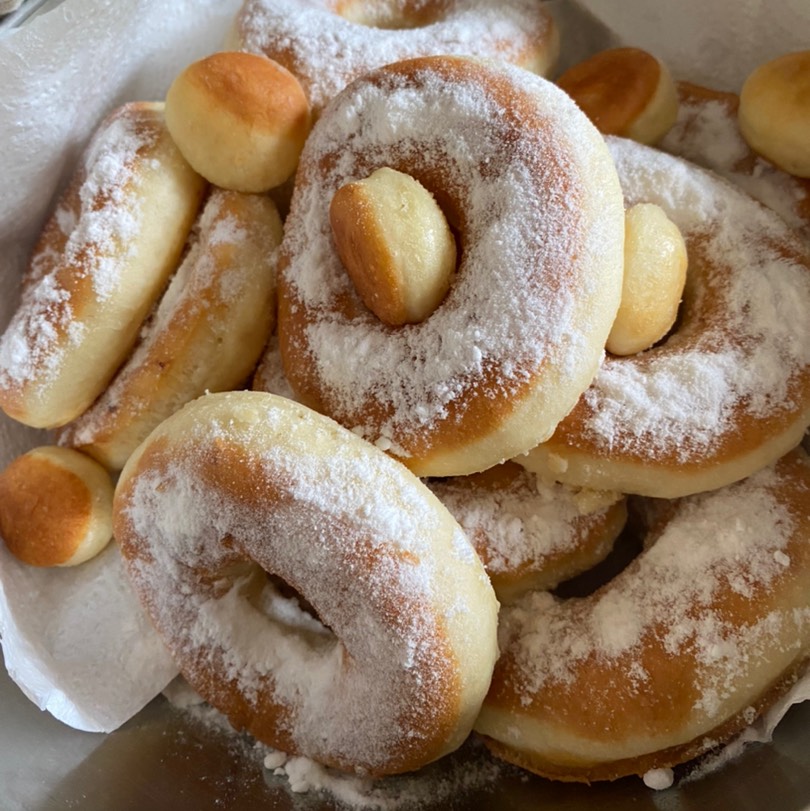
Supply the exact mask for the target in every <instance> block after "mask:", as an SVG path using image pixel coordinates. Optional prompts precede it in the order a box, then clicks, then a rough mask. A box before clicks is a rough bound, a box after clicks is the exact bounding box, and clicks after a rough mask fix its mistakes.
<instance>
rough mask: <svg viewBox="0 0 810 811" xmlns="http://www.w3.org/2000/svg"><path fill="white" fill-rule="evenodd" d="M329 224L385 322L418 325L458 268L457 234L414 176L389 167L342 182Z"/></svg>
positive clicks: (364, 294)
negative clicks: (360, 177) (357, 178)
mask: <svg viewBox="0 0 810 811" xmlns="http://www.w3.org/2000/svg"><path fill="white" fill-rule="evenodd" d="M329 221H330V226H331V229H332V240H333V243H334V246H335V249H336V251H337V254H338V256H339V257H340V261H341V263H342V265H343V267H344V269H345V270H346V272H347V273H348V275H349V277H350V278H351V280H352V283H353V284H354V287H355V289H356V291H357V293H358V294H359V296H360V298H361V299H362V300H363V303H364V304H365V305H366V307H367V308H368V309H369V310H370V311H371V312H372V313H374V315H376V316H377V318H379V319H380V321H382V322H383V323H385V324H388V325H389V326H393V327H399V326H402V325H404V324H418V323H420V322H422V321H424V320H425V319H427V318H428V317H429V316H430V315H431V314H432V313H433V311H434V310H436V308H437V307H438V306H439V305H440V304H441V302H442V301H443V300H444V298H445V296H446V295H447V292H448V290H449V289H450V284H451V282H452V279H453V276H454V275H455V273H456V268H457V266H458V251H457V247H456V237H455V235H454V234H453V232H452V230H451V228H450V224H449V223H448V220H447V217H446V215H445V212H444V210H443V209H442V207H441V205H440V204H439V203H438V201H437V200H436V198H435V196H434V195H433V194H432V193H431V192H430V191H429V190H428V189H427V188H425V186H423V185H422V184H421V183H420V182H419V181H418V180H417V179H416V178H415V177H413V176H412V175H410V174H408V173H406V172H401V171H399V170H397V169H392V168H391V167H388V166H383V167H380V168H378V169H375V170H374V171H373V172H372V173H371V174H370V175H368V176H367V177H365V178H363V179H361V180H353V181H351V182H349V183H346V184H344V185H342V186H341V187H340V188H339V189H338V190H337V191H336V192H335V194H334V195H333V197H332V200H331V203H330V206H329Z"/></svg>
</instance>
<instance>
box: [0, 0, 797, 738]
mask: <svg viewBox="0 0 810 811" xmlns="http://www.w3.org/2000/svg"><path fill="white" fill-rule="evenodd" d="M238 5H239V0H175V2H172V3H161V2H157V0H131V1H130V2H127V3H121V2H116V1H115V0H65V2H64V3H62V4H61V5H60V6H58V7H57V8H56V9H54V10H53V11H51V12H48V13H46V14H43V15H41V16H40V17H37V18H36V19H34V20H33V21H32V22H31V23H30V24H29V25H27V26H25V27H24V28H22V29H20V30H19V31H15V32H13V33H11V34H8V35H6V36H5V37H4V38H2V39H0V74H2V77H3V96H2V105H0V132H2V133H3V139H2V140H0V167H2V169H0V171H2V183H0V330H2V329H3V328H4V327H5V325H6V323H7V322H8V320H9V318H10V316H11V313H12V312H13V310H14V308H15V307H16V303H17V300H18V291H17V287H18V282H19V279H20V277H21V274H22V270H23V267H24V264H25V260H26V257H27V256H28V253H29V251H30V249H31V246H32V244H33V241H34V239H35V237H36V234H37V233H38V231H39V229H40V228H41V226H42V222H43V220H44V218H45V216H46V213H47V211H48V209H49V207H50V205H51V202H52V199H53V196H54V194H55V192H56V191H57V190H58V189H59V188H60V186H61V185H62V184H63V183H64V182H65V180H66V178H67V177H68V176H69V174H70V172H71V171H72V167H73V165H74V163H75V160H76V158H77V156H78V154H79V152H80V151H81V149H82V148H83V146H84V144H85V143H86V142H87V139H88V138H89V136H90V134H91V133H92V131H93V130H94V129H95V128H96V126H97V125H98V123H99V122H100V120H101V119H102V118H103V116H104V115H105V114H106V113H107V112H109V111H110V110H111V109H113V108H114V107H115V106H117V105H118V104H120V103H123V102H124V101H129V100H135V99H159V98H163V96H164V94H165V91H166V88H167V87H168V85H169V83H170V81H171V79H172V78H173V77H174V76H175V75H176V73H177V72H178V71H179V70H180V69H181V68H182V67H184V66H185V65H186V64H188V63H189V62H191V61H193V60H194V59H197V58H199V57H201V56H203V55H205V54H207V53H211V52H212V51H215V50H218V49H219V48H220V47H221V45H222V41H223V38H224V32H225V31H226V30H227V27H228V25H229V23H230V21H231V20H232V18H233V15H234V14H235V12H236V9H237V8H238ZM549 5H550V6H551V7H552V9H553V10H554V11H555V14H557V16H558V19H559V20H560V22H561V24H562V29H563V34H564V37H566V38H567V44H564V51H563V62H562V65H561V66H562V67H565V66H567V64H570V63H572V62H573V61H576V60H578V59H580V58H583V57H584V56H586V55H587V53H588V52H590V51H591V50H594V49H597V48H602V47H609V46H612V45H616V44H632V45H637V46H640V47H644V48H647V49H649V50H651V51H653V52H654V53H656V54H657V55H658V56H660V57H661V58H663V59H665V60H666V61H667V63H668V64H669V65H670V67H671V69H672V71H673V73H674V74H675V75H676V77H677V78H686V79H690V80H692V81H697V82H704V83H707V84H710V85H712V86H714V87H718V88H721V89H732V90H734V89H739V86H740V84H741V82H742V80H743V79H744V78H745V76H746V75H747V74H748V72H749V71H750V70H751V69H752V68H753V67H754V66H756V65H757V64H759V63H760V62H761V61H764V60H765V59H767V58H771V57H773V56H776V55H778V54H780V53H783V52H785V51H787V50H791V49H797V48H800V47H807V43H808V41H810V23H808V19H807V6H806V0H774V2H770V3H768V4H767V7H766V5H765V4H763V3H761V2H760V1H759V0H740V2H733V3H732V2H723V3H711V2H709V3H707V2H705V0H684V2H682V3H675V4H662V3H650V2H649V1H648V0H580V3H579V6H576V5H572V4H570V3H567V2H563V1H562V0H553V1H552V2H550V4H549ZM591 15H592V16H591ZM45 441H48V437H47V435H46V434H45V433H44V432H38V431H33V430H31V429H27V428H24V427H22V426H19V425H17V424H15V423H13V422H12V421H11V420H9V419H7V418H6V417H4V416H3V415H1V414H0V465H2V466H5V464H7V463H8V461H10V460H11V459H12V458H13V457H14V456H16V455H17V454H19V453H21V452H22V451H24V450H26V449H27V448H30V447H32V446H33V445H35V444H39V443H42V442H45ZM91 595H92V596H91ZM0 635H1V636H2V644H3V653H4V656H5V660H6V666H7V668H8V670H9V673H10V675H11V676H12V678H13V679H14V680H15V681H16V682H17V683H18V684H19V685H20V687H21V688H22V689H23V691H24V692H25V693H26V695H28V696H29V697H30V698H31V700H32V701H34V702H35V703H36V704H37V706H39V707H41V708H43V709H46V710H47V711H49V712H51V713H53V714H54V715H55V716H56V717H57V718H59V719H60V720H62V721H64V722H65V723H67V724H70V725H71V726H75V727H77V728H80V729H94V730H100V731H106V730H111V729H114V728H116V727H117V726H119V725H120V724H121V723H123V722H124V721H125V720H127V718H129V717H130V716H131V715H132V714H133V713H135V712H137V710H138V709H139V708H140V707H141V706H143V704H145V703H146V702H147V701H148V700H149V699H150V698H151V697H152V696H154V695H156V694H157V693H159V692H160V690H162V689H163V687H164V686H165V685H166V684H167V683H168V682H169V680H170V679H171V678H172V676H173V675H174V674H175V673H176V670H175V669H174V666H173V665H172V664H171V662H170V660H169V659H168V657H167V655H166V653H165V651H164V650H163V648H162V646H161V645H160V643H159V640H158V639H157V637H156V635H155V634H154V632H153V631H152V630H151V628H150V627H149V626H148V623H147V622H146V620H145V617H144V616H143V613H142V612H141V610H140V608H139V606H138V605H137V603H136V602H135V600H134V597H133V595H132V594H131V592H130V590H129V588H128V584H127V582H126V579H125V577H124V574H123V572H122V568H121V561H120V556H119V555H118V552H117V549H116V548H115V547H114V546H113V547H110V549H109V550H108V551H107V552H105V553H104V554H103V555H102V556H100V557H99V558H98V559H97V560H95V561H92V562H90V563H89V564H85V565H84V566H80V567H76V568H74V569H66V570H59V571H56V572H55V571H53V570H47V571H42V570H36V569H31V568H29V567H25V566H23V565H22V564H19V563H17V562H16V561H15V560H14V559H12V558H11V557H10V555H9V554H8V553H7V552H6V551H5V549H4V548H0ZM808 698H810V677H808V678H805V679H804V680H803V681H802V682H800V683H799V684H797V685H796V687H795V688H794V689H793V690H792V691H791V693H790V694H789V695H788V696H786V697H785V699H783V701H782V702H781V703H780V704H779V705H778V706H776V707H774V708H773V709H772V710H771V711H770V712H769V713H768V714H767V715H766V716H765V718H763V719H761V720H760V721H759V722H758V723H757V724H755V725H754V727H752V728H751V730H749V731H747V732H746V733H745V734H744V735H743V736H742V738H741V740H742V741H746V740H769V739H770V736H771V734H772V731H773V728H774V726H775V725H776V724H777V723H778V721H779V720H780V719H781V718H782V716H783V715H784V713H785V712H786V711H787V709H788V708H789V707H790V706H791V705H792V704H793V703H796V702H798V701H804V700H807V699H808ZM737 745H740V744H739V743H735V744H733V745H732V746H737ZM727 751H728V752H732V751H736V750H732V749H728V750H727Z"/></svg>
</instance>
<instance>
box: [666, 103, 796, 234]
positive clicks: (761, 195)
mask: <svg viewBox="0 0 810 811" xmlns="http://www.w3.org/2000/svg"><path fill="white" fill-rule="evenodd" d="M659 146H660V147H661V149H664V150H666V151H667V152H671V153H673V154H675V155H680V156H682V157H684V158H686V159H687V160H690V161H694V162H695V163H697V164H699V165H701V166H706V167H707V168H709V169H712V170H713V171H715V172H718V173H719V174H721V175H723V176H724V177H726V178H728V179H729V180H730V181H732V182H733V183H735V184H736V185H737V186H739V187H740V188H741V189H743V190H744V191H746V192H747V193H748V194H750V195H751V196H752V197H754V198H756V199H757V200H759V201H760V202H762V203H764V204H765V205H766V206H768V207H769V208H772V209H773V210H774V211H776V212H777V213H778V214H779V215H781V216H782V218H783V219H784V220H785V222H787V224H788V225H789V226H790V227H791V228H793V229H794V230H795V231H797V232H799V233H801V234H803V235H804V236H805V238H807V239H810V223H808V221H807V219H806V217H804V216H802V213H801V210H800V207H801V206H802V205H807V203H808V202H810V201H808V197H810V185H808V184H807V183H806V182H802V181H801V180H799V179H797V178H795V177H792V176H790V175H788V174H786V173H785V172H782V171H780V170H779V169H777V168H776V167H774V166H773V165H771V164H770V163H768V162H767V161H765V160H764V159H762V158H760V157H759V156H755V155H754V154H753V153H752V152H751V149H750V148H749V146H748V144H747V143H746V142H745V140H744V138H743V137H742V133H741V132H740V128H739V125H738V123H737V115H736V112H734V111H732V110H731V109H730V107H729V104H727V103H723V101H721V100H719V99H712V100H707V101H702V102H698V101H695V100H682V101H681V104H680V106H679V109H678V120H677V121H676V123H675V125H674V126H673V127H672V129H670V130H669V132H668V133H667V134H666V135H665V136H664V138H663V139H662V141H661V143H660V144H659Z"/></svg>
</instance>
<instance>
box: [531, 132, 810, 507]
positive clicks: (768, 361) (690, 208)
mask: <svg viewBox="0 0 810 811" xmlns="http://www.w3.org/2000/svg"><path fill="white" fill-rule="evenodd" d="M608 142H609V145H610V149H611V152H612V154H613V157H614V159H615V161H616V166H617V169H618V171H619V176H620V178H621V180H622V183H623V186H624V190H625V195H626V197H627V199H628V202H629V203H630V204H632V203H635V202H641V201H644V202H652V203H656V204H657V205H659V206H661V207H662V208H663V209H664V210H665V212H666V213H667V215H668V216H669V218H670V219H671V220H672V221H673V222H675V224H676V225H677V226H678V227H679V228H680V230H681V233H682V234H683V236H684V239H685V241H686V244H687V253H688V256H689V269H688V271H687V279H686V288H685V290H684V297H683V302H682V304H681V309H680V314H679V323H677V324H676V327H675V329H674V330H673V332H671V333H670V335H669V337H668V338H666V339H665V340H664V341H663V342H662V343H659V344H658V345H656V346H655V347H653V348H652V349H650V350H648V351H646V352H643V353H641V354H638V355H632V356H628V357H621V358H620V357H610V356H609V357H607V358H606V360H605V362H604V364H603V365H602V367H601V369H600V370H599V373H598V374H597V376H596V378H595V380H594V382H593V383H592V385H591V386H590V388H589V389H588V391H586V392H585V394H584V395H583V396H582V397H581V398H580V400H579V402H578V403H577V405H576V407H575V408H574V409H573V410H572V411H571V413H570V414H569V415H568V416H567V417H566V418H565V419H564V420H563V421H562V422H561V423H560V425H559V426H558V427H557V430H556V432H555V433H554V436H553V437H552V438H551V439H550V440H549V441H547V442H545V443H544V444H542V445H540V446H539V447H538V448H536V449H534V450H532V451H531V452H530V453H529V454H528V455H526V456H522V457H516V461H518V462H520V463H521V464H524V465H525V466H526V467H527V468H529V469H530V470H534V471H536V472H539V473H541V474H543V475H545V476H549V477H552V478H556V479H557V480H558V481H562V482H565V483H568V484H572V485H576V486H579V487H589V488H592V489H608V488H612V489H615V490H618V491H619V492H623V493H637V494H640V495H647V496H657V497H662V498H676V497H679V496H683V495H688V494H690V493H696V492H700V491H703V490H712V489H716V488H718V487H721V486H723V485H726V484H729V483H731V482H733V481H737V480H739V479H742V478H744V477H745V476H747V475H750V474H751V473H753V472H754V471H756V470H759V469H760V468H762V467H765V466H766V465H768V464H770V463H771V462H773V461H775V460H776V459H778V458H779V457H780V456H782V455H783V454H785V453H787V452H788V451H789V450H790V449H791V448H793V447H795V446H796V445H798V444H799V442H800V441H801V438H802V436H803V434H804V431H805V429H806V427H807V426H808V424H810V326H809V325H808V320H807V313H808V312H810V259H809V258H808V256H807V254H806V252H805V248H804V245H803V244H802V242H801V240H800V239H799V238H798V237H797V236H796V235H795V234H794V233H793V232H792V231H791V230H790V229H789V228H788V227H787V226H786V225H785V224H784V222H783V221H782V220H781V219H780V218H779V217H778V216H777V215H776V214H775V213H773V212H772V211H770V210H769V209H767V208H765V207H764V206H762V205H760V204H759V203H757V202H756V201H754V200H753V199H752V198H750V197H748V196H747V195H746V194H744V193H743V192H742V191H740V190H739V189H737V188H736V187H734V186H732V185H731V184H729V183H727V182H726V181H724V180H722V179H721V178H719V177H717V176H716V175H714V174H711V173H709V172H706V171H705V170H702V169H699V168H698V167H696V166H694V165H692V164H688V163H686V162H685V161H683V160H679V159H678V158H675V157H672V156H670V155H667V154H665V153H663V152H658V151H656V150H653V149H651V148H649V147H645V146H642V145H640V144H636V143H634V142H632V141H627V140H623V139H617V138H608Z"/></svg>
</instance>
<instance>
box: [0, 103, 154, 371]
mask: <svg viewBox="0 0 810 811" xmlns="http://www.w3.org/2000/svg"><path fill="white" fill-rule="evenodd" d="M152 138H154V135H153V134H152V133H150V132H144V131H142V129H140V128H138V127H137V126H136V122H135V121H134V120H133V119H132V118H131V117H130V116H128V115H127V114H126V113H119V114H117V115H114V116H112V117H111V118H110V119H108V120H107V122H106V123H105V125H103V126H102V127H100V128H99V130H98V132H97V133H96V135H95V136H94V138H93V140H92V141H91V142H90V144H89V145H88V148H87V151H86V152H85V155H84V157H83V161H82V171H83V173H84V175H83V182H82V184H81V187H80V191H79V194H78V200H77V201H75V200H74V201H71V200H70V199H69V198H66V199H64V200H62V201H61V202H60V203H59V205H58V207H57V209H56V211H55V213H54V224H55V227H56V228H57V229H59V230H61V235H60V236H58V237H57V236H56V234H55V233H54V231H53V230H51V231H48V232H46V233H47V234H48V236H49V239H50V240H51V243H53V241H54V240H59V241H63V243H64V248H63V250H62V251H61V257H60V258H59V260H58V262H57V257H56V256H55V254H54V249H53V247H52V246H46V247H45V250H44V252H43V255H41V256H39V257H35V258H34V260H33V266H32V275H31V278H30V280H29V283H27V284H26V285H25V287H24V289H23V295H22V299H21V303H20V306H19V308H18V309H17V312H16V313H15V315H14V317H13V318H12V320H11V323H10V324H9V326H8V328H7V329H6V331H5V333H4V335H3V336H2V338H0V385H2V386H5V387H8V386H15V385H20V384H24V383H26V382H28V381H30V380H34V379H36V378H37V377H44V378H46V379H48V378H50V377H51V376H52V375H53V374H55V373H56V372H57V370H58V369H59V368H60V367H61V363H62V357H63V355H64V352H65V349H66V346H70V345H75V344H76V343H78V342H79V341H80V340H81V338H82V335H83V334H84V333H83V330H82V328H81V326H80V325H78V324H77V322H76V321H75V320H74V317H73V316H74V307H73V303H72V300H71V297H72V293H71V289H72V284H73V280H72V279H66V278H62V277H61V276H60V274H59V273H57V271H58V270H59V268H60V267H64V268H69V269H70V272H71V273H72V274H73V279H76V278H83V277H89V278H90V280H91V282H92V286H93V292H94V294H95V296H96V297H97V299H98V300H100V301H103V300H104V299H106V298H108V297H109V296H110V295H111V293H112V292H113V291H114V290H115V289H116V287H117V285H118V281H119V271H120V268H121V257H122V256H124V257H126V256H127V255H128V253H130V252H131V251H132V250H134V245H135V244H136V240H135V239H134V237H135V236H136V235H137V233H138V227H139V225H138V223H139V212H138V210H137V209H136V207H135V204H134V203H133V200H137V195H133V194H132V186H133V184H134V185H137V183H138V176H137V174H136V172H134V170H133V162H134V161H135V159H136V157H137V154H138V153H139V151H141V150H143V148H144V147H148V146H149V144H150V143H151V140H150V139H152ZM72 203H75V204H76V205H77V206H78V209H77V210H74V209H73V208H72V207H71V204H72ZM65 338H67V344H66V345H65V344H63V345H62V346H60V341H65Z"/></svg>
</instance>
